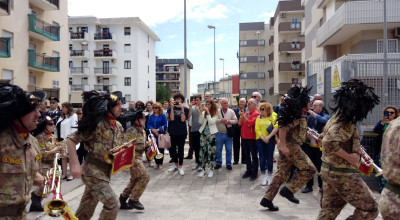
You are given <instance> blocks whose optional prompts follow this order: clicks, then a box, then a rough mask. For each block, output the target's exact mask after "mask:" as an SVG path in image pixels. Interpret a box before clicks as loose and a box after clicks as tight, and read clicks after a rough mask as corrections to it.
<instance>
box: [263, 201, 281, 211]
mask: <svg viewBox="0 0 400 220" xmlns="http://www.w3.org/2000/svg"><path fill="white" fill-rule="evenodd" d="M260 205H262V206H264V207H265V208H268V209H269V211H272V212H275V211H279V208H278V206H274V203H272V201H269V200H268V199H266V198H263V199H262V200H261V202H260Z"/></svg>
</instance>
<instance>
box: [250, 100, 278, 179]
mask: <svg viewBox="0 0 400 220" xmlns="http://www.w3.org/2000/svg"><path fill="white" fill-rule="evenodd" d="M258 110H259V112H260V116H259V117H258V118H257V119H256V125H255V131H256V145H257V151H258V154H259V158H260V170H261V176H262V179H261V185H262V186H266V185H269V184H270V183H271V181H272V169H273V167H274V166H273V165H274V164H273V161H272V160H273V156H274V151H275V134H276V132H277V131H278V122H277V114H276V113H275V112H273V111H272V105H271V104H270V103H268V102H263V103H261V104H260V106H259V108H258ZM266 162H267V166H268V176H267V175H266V174H265V165H266Z"/></svg>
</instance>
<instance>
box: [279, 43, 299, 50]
mask: <svg viewBox="0 0 400 220" xmlns="http://www.w3.org/2000/svg"><path fill="white" fill-rule="evenodd" d="M304 45H305V44H304V42H282V43H279V49H278V50H279V52H290V51H293V52H300V51H301V50H302V49H303V48H304Z"/></svg>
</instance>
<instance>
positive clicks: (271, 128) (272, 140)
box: [267, 117, 275, 143]
mask: <svg viewBox="0 0 400 220" xmlns="http://www.w3.org/2000/svg"><path fill="white" fill-rule="evenodd" d="M273 123H274V122H273V121H272V117H271V124H269V126H268V128H267V131H268V134H271V132H272V130H274V126H273V125H272V124H273ZM269 142H271V143H275V135H274V136H272V137H271V138H270V139H269Z"/></svg>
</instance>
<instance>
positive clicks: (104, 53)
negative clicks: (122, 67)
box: [93, 49, 113, 57]
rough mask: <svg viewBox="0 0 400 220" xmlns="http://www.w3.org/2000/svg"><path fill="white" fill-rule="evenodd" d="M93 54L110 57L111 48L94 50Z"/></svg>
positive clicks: (111, 54) (111, 53)
mask: <svg viewBox="0 0 400 220" xmlns="http://www.w3.org/2000/svg"><path fill="white" fill-rule="evenodd" d="M93 54H94V57H112V56H113V50H110V49H103V50H94V51H93Z"/></svg>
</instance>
